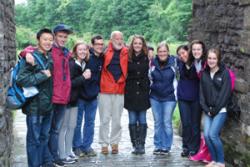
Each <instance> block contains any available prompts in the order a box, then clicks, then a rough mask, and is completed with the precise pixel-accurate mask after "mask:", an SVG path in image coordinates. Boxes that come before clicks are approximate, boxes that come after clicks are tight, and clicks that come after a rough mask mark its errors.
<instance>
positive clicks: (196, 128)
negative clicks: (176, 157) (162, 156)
mask: <svg viewBox="0 0 250 167" xmlns="http://www.w3.org/2000/svg"><path fill="white" fill-rule="evenodd" d="M178 103H179V110H180V116H181V123H182V143H183V149H186V150H188V151H192V152H197V151H198V150H199V147H200V122H201V107H200V104H199V101H184V100H179V102H178Z"/></svg>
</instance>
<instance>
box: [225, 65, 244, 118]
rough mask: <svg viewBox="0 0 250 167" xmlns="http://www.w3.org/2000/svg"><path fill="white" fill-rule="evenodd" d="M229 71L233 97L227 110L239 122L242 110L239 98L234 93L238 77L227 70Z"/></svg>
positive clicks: (229, 70)
mask: <svg viewBox="0 0 250 167" xmlns="http://www.w3.org/2000/svg"><path fill="white" fill-rule="evenodd" d="M227 70H228V72H229V75H230V80H231V90H232V95H231V97H230V100H229V103H228V105H227V107H226V108H227V112H228V116H229V117H231V118H233V119H234V120H236V121H237V120H239V118H240V113H241V110H240V107H239V105H238V100H237V97H236V95H235V93H234V88H235V80H236V75H235V73H234V72H233V71H232V70H231V69H229V68H227Z"/></svg>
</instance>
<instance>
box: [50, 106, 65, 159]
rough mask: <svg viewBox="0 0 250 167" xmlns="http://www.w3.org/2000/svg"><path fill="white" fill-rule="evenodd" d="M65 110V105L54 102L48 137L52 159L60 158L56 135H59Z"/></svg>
mask: <svg viewBox="0 0 250 167" xmlns="http://www.w3.org/2000/svg"><path fill="white" fill-rule="evenodd" d="M65 111H66V105H63V104H54V111H53V117H52V124H51V130H50V139H49V149H50V152H51V154H52V156H53V160H54V161H57V160H59V159H60V158H59V150H58V136H59V131H60V129H61V127H62V123H63V118H64V114H65Z"/></svg>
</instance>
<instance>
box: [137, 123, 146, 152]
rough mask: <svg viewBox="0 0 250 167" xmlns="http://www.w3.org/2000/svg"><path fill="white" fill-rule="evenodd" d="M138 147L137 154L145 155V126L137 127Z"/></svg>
mask: <svg viewBox="0 0 250 167" xmlns="http://www.w3.org/2000/svg"><path fill="white" fill-rule="evenodd" d="M138 128H139V146H138V154H145V140H146V136H147V128H148V127H147V124H140V125H139V127H138Z"/></svg>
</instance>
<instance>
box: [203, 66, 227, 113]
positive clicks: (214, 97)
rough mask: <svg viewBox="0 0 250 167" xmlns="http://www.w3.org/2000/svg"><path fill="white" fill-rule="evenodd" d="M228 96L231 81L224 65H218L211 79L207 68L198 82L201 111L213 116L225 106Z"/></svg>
mask: <svg viewBox="0 0 250 167" xmlns="http://www.w3.org/2000/svg"><path fill="white" fill-rule="evenodd" d="M230 96H231V79H230V75H229V72H228V70H227V69H226V67H225V65H220V67H219V70H218V71H217V72H216V73H215V74H214V78H213V79H212V78H211V76H210V71H209V67H208V66H207V68H206V69H205V71H204V72H203V74H202V76H201V81H200V104H201V107H202V109H203V111H204V112H205V113H206V114H208V112H210V113H211V115H212V116H215V115H216V114H217V113H218V112H219V111H220V110H221V109H222V108H223V107H226V106H227V104H228V102H229V99H230Z"/></svg>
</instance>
